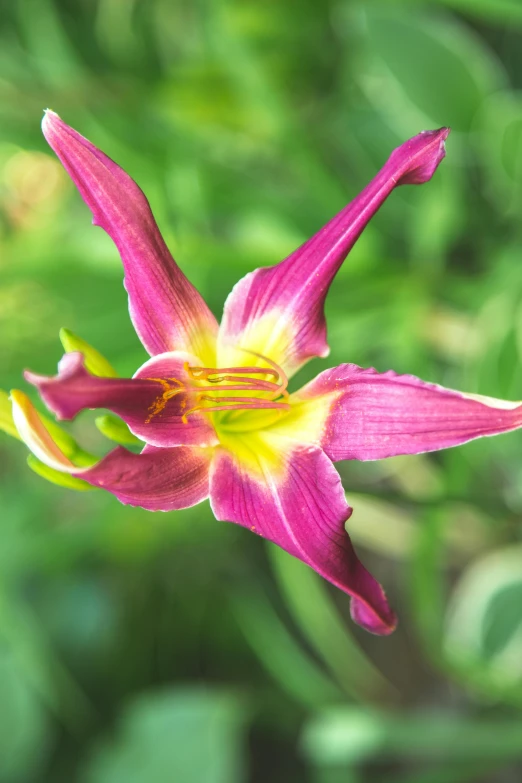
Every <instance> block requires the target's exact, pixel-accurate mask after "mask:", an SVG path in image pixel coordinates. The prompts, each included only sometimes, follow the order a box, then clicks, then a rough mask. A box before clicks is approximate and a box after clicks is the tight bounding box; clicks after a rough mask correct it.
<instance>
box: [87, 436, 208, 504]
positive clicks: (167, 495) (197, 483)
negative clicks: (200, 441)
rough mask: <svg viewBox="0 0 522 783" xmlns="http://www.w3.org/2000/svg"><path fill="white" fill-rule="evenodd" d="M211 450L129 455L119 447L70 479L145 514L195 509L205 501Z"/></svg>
mask: <svg viewBox="0 0 522 783" xmlns="http://www.w3.org/2000/svg"><path fill="white" fill-rule="evenodd" d="M211 455H212V449H202V448H198V447H193V446H178V448H174V449H158V448H155V447H154V446H145V448H144V450H143V451H142V452H141V454H133V453H132V452H130V451H127V449H124V448H123V447H122V446H118V447H117V448H116V449H114V450H113V451H111V452H109V454H107V456H106V457H104V458H103V459H102V460H100V462H98V463H96V465H94V467H92V468H87V470H80V471H78V472H75V473H74V474H73V475H75V476H77V477H78V478H81V479H83V480H84V481H87V482H88V483H89V484H91V485H92V486H94V487H99V488H100V489H106V490H107V491H108V492H111V493H112V494H113V495H115V496H116V497H117V498H118V500H120V501H121V502H122V503H125V504H128V505H130V506H140V508H145V509H147V511H173V510H174V509H180V508H188V507H189V506H195V505H196V504H197V503H200V502H201V501H202V500H205V498H207V497H208V469H209V465H210V460H211Z"/></svg>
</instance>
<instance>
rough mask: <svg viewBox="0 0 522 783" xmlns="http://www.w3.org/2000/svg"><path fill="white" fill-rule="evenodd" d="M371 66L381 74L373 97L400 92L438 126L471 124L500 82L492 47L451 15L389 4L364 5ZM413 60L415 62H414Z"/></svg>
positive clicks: (460, 128)
mask: <svg viewBox="0 0 522 783" xmlns="http://www.w3.org/2000/svg"><path fill="white" fill-rule="evenodd" d="M365 18H366V26H367V30H366V41H367V46H368V53H369V55H370V57H371V58H372V59H371V62H370V66H369V67H370V69H373V72H374V75H375V76H377V74H379V77H380V79H381V83H380V89H379V92H378V93H375V95H374V96H373V97H375V98H377V97H378V96H380V100H381V102H382V96H383V93H384V91H385V90H386V92H387V94H388V95H391V96H392V98H393V96H396V100H394V104H395V112H397V105H398V104H399V105H400V102H401V97H400V96H401V94H402V95H403V96H405V97H406V98H407V99H408V100H409V101H410V102H411V105H412V106H414V107H416V109H417V110H419V111H420V112H422V114H423V115H424V116H425V117H426V118H429V121H430V122H431V123H433V124H434V125H435V126H437V125H450V126H451V127H452V128H454V129H455V130H457V131H467V130H469V129H470V127H471V125H472V122H473V119H474V117H475V115H476V113H477V111H478V110H479V108H480V106H481V104H482V102H483V100H484V98H485V97H486V96H487V95H489V94H491V93H492V92H493V91H494V90H495V89H498V88H499V87H500V86H501V84H502V81H503V79H502V77H501V75H500V72H499V69H498V65H497V63H496V61H495V59H494V58H493V56H492V53H491V52H490V50H489V49H488V48H487V47H486V46H485V45H484V44H483V43H482V42H481V41H480V39H478V38H475V37H474V36H473V35H472V34H471V32H469V31H468V29H467V28H465V27H464V26H461V25H459V24H457V23H456V21H454V20H452V19H451V17H448V18H444V17H438V16H435V15H433V14H427V13H422V11H421V12H418V11H416V10H413V9H412V10H411V11H410V12H409V13H404V12H403V11H400V10H399V9H397V8H394V7H390V4H387V5H382V6H381V5H379V6H377V7H369V6H368V5H366V6H365ZM413 64H414V66H413Z"/></svg>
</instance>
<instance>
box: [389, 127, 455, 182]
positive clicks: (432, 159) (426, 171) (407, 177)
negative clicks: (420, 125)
mask: <svg viewBox="0 0 522 783" xmlns="http://www.w3.org/2000/svg"><path fill="white" fill-rule="evenodd" d="M449 133H450V128H447V127H442V128H438V129H437V130H427V131H421V132H420V133H418V134H417V135H416V136H413V138H411V139H409V140H408V141H406V142H404V144H401V145H400V147H397V149H395V150H394V151H393V152H392V154H391V156H390V158H389V161H388V164H391V165H392V167H393V168H395V167H397V169H398V173H399V177H398V178H397V179H396V182H397V184H398V185H422V184H423V183H425V182H428V181H429V180H430V179H431V178H432V176H433V175H434V174H435V172H436V170H437V168H438V166H439V164H440V162H441V161H442V160H443V159H444V157H445V155H446V146H445V141H446V139H447V138H448V136H449ZM401 169H402V172H401Z"/></svg>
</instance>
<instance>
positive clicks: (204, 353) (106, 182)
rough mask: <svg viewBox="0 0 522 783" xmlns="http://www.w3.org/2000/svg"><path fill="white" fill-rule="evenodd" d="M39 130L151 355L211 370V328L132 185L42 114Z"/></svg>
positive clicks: (210, 317)
mask: <svg viewBox="0 0 522 783" xmlns="http://www.w3.org/2000/svg"><path fill="white" fill-rule="evenodd" d="M42 129H43V133H44V136H45V138H46V139H47V141H48V142H49V144H50V146H51V147H52V148H53V150H54V151H55V152H56V154H57V155H58V157H59V158H60V160H61V162H62V163H63V165H64V167H65V168H66V170H67V172H68V173H69V175H70V176H71V178H72V179H73V181H74V183H75V184H76V186H77V188H78V190H79V191H80V194H81V196H82V198H83V200H84V201H85V203H86V204H87V206H88V207H89V209H90V210H91V212H92V214H93V223H94V224H95V225H97V226H101V228H103V229H104V230H105V231H106V232H107V233H108V234H109V236H110V237H111V238H112V239H113V241H114V243H115V244H116V246H117V248H118V250H119V252H120V255H121V259H122V262H123V266H124V268H125V287H126V289H127V291H128V294H129V310H130V316H131V319H132V322H133V324H134V327H135V329H136V332H137V333H138V336H139V338H140V340H141V341H142V343H143V345H144V346H145V348H146V349H147V351H148V352H149V353H150V354H151V355H153V356H154V355H156V354H158V353H163V352H165V351H173V350H178V349H181V350H186V351H189V352H191V353H195V354H196V356H199V357H201V359H202V360H203V361H204V362H205V363H209V362H210V363H211V362H212V361H213V355H214V341H215V335H216V334H217V322H216V319H215V318H214V316H213V315H212V313H211V312H210V310H209V309H208V307H207V305H206V304H205V302H204V300H203V299H202V297H201V296H200V295H199V293H198V292H197V291H196V289H195V288H194V286H193V285H192V284H191V283H190V282H189V281H188V280H187V278H186V277H185V275H184V274H183V273H182V271H181V270H180V269H179V267H178V266H177V264H176V263H175V261H174V259H173V258H172V256H171V254H170V252H169V250H168V248H167V246H166V244H165V242H164V241H163V238H162V236H161V234H160V232H159V229H158V227H157V225H156V222H155V220H154V217H153V215H152V212H151V211H150V207H149V204H148V202H147V199H146V198H145V196H144V194H143V193H142V191H141V190H140V188H139V187H138V186H137V185H136V183H135V182H134V181H133V180H132V179H131V178H130V177H129V176H128V174H126V173H125V172H124V171H123V170H122V169H121V168H120V167H119V166H118V165H116V163H114V162H113V161H112V160H111V159H110V158H108V157H107V156H106V155H105V154H104V153H103V152H101V151H100V150H99V149H97V148H96V147H95V146H94V145H93V144H91V142H90V141H88V140H87V139H85V138H84V137H83V136H81V135H80V134H79V133H77V132H76V131H75V130H73V129H72V128H70V127H69V126H68V125H66V124H65V123H64V122H63V120H61V119H60V117H58V115H57V114H55V113H54V112H52V111H47V112H46V114H45V116H44V119H43V122H42Z"/></svg>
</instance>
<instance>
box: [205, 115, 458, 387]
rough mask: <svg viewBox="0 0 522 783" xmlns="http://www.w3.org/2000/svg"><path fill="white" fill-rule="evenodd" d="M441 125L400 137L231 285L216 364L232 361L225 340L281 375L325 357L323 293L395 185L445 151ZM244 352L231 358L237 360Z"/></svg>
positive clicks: (422, 178)
mask: <svg viewBox="0 0 522 783" xmlns="http://www.w3.org/2000/svg"><path fill="white" fill-rule="evenodd" d="M448 133H449V130H448V129H447V128H441V129H440V130H437V131H424V132H423V133H420V134H419V135H418V136H415V137H414V138H413V139H410V140H409V141H407V142H405V143H404V144H402V145H401V146H400V147H398V148H397V149H396V150H394V152H393V153H392V154H391V156H390V158H389V160H388V162H387V163H386V164H385V165H384V167H383V169H382V170H381V171H380V172H379V174H377V176H376V177H375V178H374V179H373V180H372V181H371V182H370V184H369V185H368V186H367V187H366V188H365V189H364V190H363V191H362V193H360V195H359V196H357V197H356V198H355V199H354V200H353V201H352V202H350V204H348V206H346V207H345V208H344V209H343V210H342V211H341V212H339V214H338V215H336V217H334V218H333V219H332V220H331V221H330V222H329V223H327V224H326V226H324V227H323V228H322V229H321V230H320V231H319V232H318V233H317V234H316V235H315V236H313V237H312V238H311V239H309V240H308V241H307V242H306V243H305V244H304V245H302V247H300V248H298V249H297V250H296V251H295V252H294V253H292V254H291V255H290V256H288V258H286V259H285V260H284V261H282V262H281V263H280V264H277V266H273V267H267V268H264V269H256V270H255V271H254V272H251V273H250V274H248V275H247V276H246V277H244V278H243V279H242V280H240V281H239V283H238V284H237V285H236V286H235V287H234V289H233V290H232V293H231V294H230V296H229V297H228V299H227V301H226V304H225V310H224V314H223V321H222V324H221V328H220V332H219V339H218V355H219V362H220V364H223V365H227V364H231V365H235V364H238V357H236V356H234V353H233V348H231V346H234V345H238V344H240V345H241V346H242V347H243V348H246V349H250V350H252V351H257V352H258V353H260V354H263V355H264V356H269V357H270V358H271V359H272V360H273V361H275V362H277V364H279V365H280V366H281V367H283V368H284V369H285V370H286V372H287V374H291V373H293V372H295V371H296V370H297V369H298V368H299V367H300V366H301V365H302V364H303V363H304V362H306V361H308V359H311V358H312V357H313V356H327V355H328V350H329V349H328V345H327V343H326V324H325V319H324V311H323V307H324V300H325V298H326V294H327V293H328V288H329V287H330V284H331V282H332V280H333V279H334V277H335V275H336V273H337V271H338V269H339V267H340V266H341V264H342V262H343V261H344V259H345V258H346V255H347V253H348V252H349V250H350V249H351V248H352V246H353V245H354V243H355V241H356V239H357V238H358V237H359V235H360V233H361V232H362V230H363V228H364V227H365V225H366V224H367V223H368V221H369V220H370V218H371V217H372V216H373V215H374V214H375V212H376V211H377V210H378V209H379V207H380V206H381V204H382V203H383V202H384V201H385V199H386V198H387V196H388V195H389V194H390V193H391V191H392V190H393V189H394V188H395V187H396V186H397V185H403V184H421V183H423V182H427V181H428V180H429V179H430V178H431V177H432V175H433V173H434V172H435V170H436V168H437V166H438V165H439V163H440V162H441V160H442V159H443V157H444V155H445V151H444V140H445V139H446V138H447V136H448ZM243 358H244V357H241V356H240V357H239V359H240V360H241V359H243Z"/></svg>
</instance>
